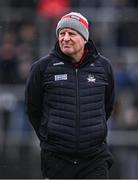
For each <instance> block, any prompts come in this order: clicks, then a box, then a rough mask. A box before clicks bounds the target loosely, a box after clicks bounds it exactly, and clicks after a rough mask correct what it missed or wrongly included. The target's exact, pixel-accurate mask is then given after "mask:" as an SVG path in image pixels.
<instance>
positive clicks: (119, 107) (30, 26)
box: [0, 0, 138, 179]
mask: <svg viewBox="0 0 138 180" xmlns="http://www.w3.org/2000/svg"><path fill="white" fill-rule="evenodd" d="M53 2H54V3H55V4H54V6H55V7H56V8H59V9H60V11H57V13H59V14H56V15H54V16H52V15H51V14H50V13H49V14H45V13H44V12H41V11H42V10H43V11H44V9H45V8H46V9H47V8H48V7H47V6H48V5H49V4H50V3H49V1H48V0H23V1H19V0H0V178H1V179H2V178H3V179H5V178H7V179H11V178H12V179H14V178H15V179H16V178H17V179H20V178H21V179H23V178H24V179H29V178H38V179H39V178H42V177H41V172H40V157H39V156H40V148H39V142H38V139H37V137H36V135H35V134H34V131H33V130H32V127H31V126H30V124H29V122H28V120H27V116H26V114H25V111H24V87H25V82H26V78H27V75H28V72H29V69H30V66H31V64H32V62H34V61H36V60H37V59H39V58H40V57H42V56H43V55H46V54H47V53H48V52H49V51H50V49H51V48H52V47H53V45H54V43H55V41H56V35H55V27H56V23H57V21H58V19H59V17H60V15H61V14H64V13H65V12H70V11H77V12H81V13H82V14H84V16H86V17H87V18H88V20H89V23H90V28H91V30H90V35H91V37H92V38H93V39H94V41H95V44H96V45H97V47H98V50H99V51H100V53H102V54H103V55H104V56H107V57H108V58H109V59H111V61H112V64H113V68H114V74H115V82H116V101H115V106H114V112H113V113H112V117H111V118H110V120H109V122H108V126H109V133H108V142H109V145H110V147H109V148H110V150H111V151H112V153H113V155H114V159H115V163H114V165H113V167H112V168H111V172H110V178H113V179H114V178H116V179H137V178H138V171H137V169H138V131H137V130H138V93H137V90H138V61H137V57H138V1H137V0H92V1H90V0H68V1H67V0H66V1H64V2H63V3H60V4H61V6H64V7H59V6H57V4H56V3H57V2H58V1H55V0H54V1H53ZM59 2H60V1H59ZM40 3H42V4H44V5H45V8H44V9H43V8H40V6H39V5H40ZM42 4H41V5H42ZM49 6H50V7H51V4H50V5H49Z"/></svg>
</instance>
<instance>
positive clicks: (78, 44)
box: [58, 28, 86, 58]
mask: <svg viewBox="0 0 138 180" xmlns="http://www.w3.org/2000/svg"><path fill="white" fill-rule="evenodd" d="M58 40H59V46H60V49H61V51H62V52H63V53H64V54H66V55H68V56H70V57H73V58H75V57H76V56H79V55H82V54H83V51H84V46H85V44H86V41H85V40H84V38H83V37H82V36H81V35H80V34H79V33H78V32H77V31H74V30H72V29H69V28H65V29H62V30H61V31H60V32H59V37H58Z"/></svg>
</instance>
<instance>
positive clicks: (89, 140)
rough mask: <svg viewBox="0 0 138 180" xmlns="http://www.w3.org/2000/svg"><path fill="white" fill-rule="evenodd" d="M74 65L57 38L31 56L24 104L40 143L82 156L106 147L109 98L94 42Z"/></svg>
mask: <svg viewBox="0 0 138 180" xmlns="http://www.w3.org/2000/svg"><path fill="white" fill-rule="evenodd" d="M86 46H87V49H88V54H87V55H86V57H85V60H84V62H83V63H82V64H81V65H80V66H79V67H78V68H75V67H74V65H73V63H72V59H71V58H70V57H68V56H66V55H65V54H63V53H62V52H61V50H60V48H59V44H58V42H57V43H56V45H55V48H54V49H53V50H52V52H51V53H50V54H49V55H48V56H46V57H43V58H41V59H40V60H38V61H36V62H35V63H34V64H33V65H32V68H31V71H30V74H29V78H28V80H27V84H26V91H25V98H26V110H27V113H28V116H29V120H30V122H31V124H32V126H33V127H34V129H35V131H36V134H37V135H38V137H39V139H40V142H41V147H42V148H43V149H46V150H50V151H53V152H57V153H64V154H77V155H80V156H83V155H84V156H85V155H88V154H96V153H97V154H98V153H100V152H102V151H104V150H105V149H106V136H107V120H108V118H109V117H110V115H111V112H112V108H113V102H114V78H113V72H112V67H111V64H110V61H109V60H107V59H106V58H105V57H103V56H101V55H100V54H99V53H98V52H97V50H96V48H95V46H94V44H93V42H92V41H91V40H89V42H88V43H87V44H86Z"/></svg>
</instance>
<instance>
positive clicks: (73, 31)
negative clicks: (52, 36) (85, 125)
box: [59, 28, 79, 34]
mask: <svg viewBox="0 0 138 180" xmlns="http://www.w3.org/2000/svg"><path fill="white" fill-rule="evenodd" d="M61 32H71V33H76V34H79V33H78V32H77V31H75V30H73V29H71V28H63V29H61V30H60V31H59V33H61Z"/></svg>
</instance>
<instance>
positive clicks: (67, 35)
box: [64, 33, 70, 41]
mask: <svg viewBox="0 0 138 180" xmlns="http://www.w3.org/2000/svg"><path fill="white" fill-rule="evenodd" d="M64 40H65V41H69V40H70V36H69V34H68V33H66V34H65V36H64Z"/></svg>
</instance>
